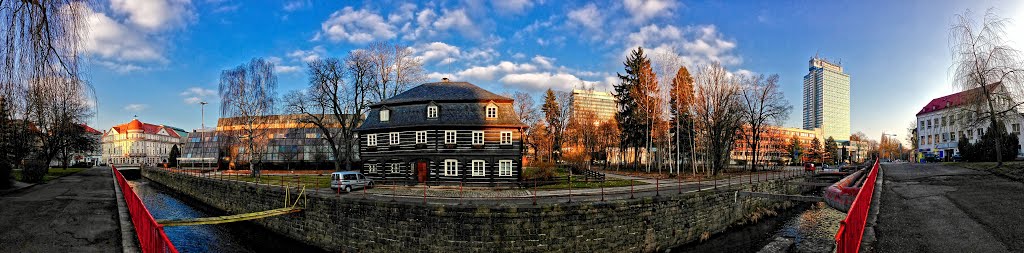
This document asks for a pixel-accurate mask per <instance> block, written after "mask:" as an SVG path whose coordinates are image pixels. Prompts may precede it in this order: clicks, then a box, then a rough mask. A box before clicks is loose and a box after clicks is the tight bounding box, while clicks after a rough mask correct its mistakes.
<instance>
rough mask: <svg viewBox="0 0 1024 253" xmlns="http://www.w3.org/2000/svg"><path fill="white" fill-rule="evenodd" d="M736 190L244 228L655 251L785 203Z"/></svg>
mask: <svg viewBox="0 0 1024 253" xmlns="http://www.w3.org/2000/svg"><path fill="white" fill-rule="evenodd" d="M143 175H144V176H145V177H147V178H149V179H150V180H153V181H155V182H158V183H160V184H163V185H165V186H167V187H170V188H172V189H174V190H177V191H179V192H181V193H184V194H187V195H189V196H192V197H193V198H195V199H197V200H199V201H202V202H204V203H206V204H209V205H211V206H213V207H216V208H219V209H222V210H224V211H227V212H229V213H248V212H255V211H263V210H270V209H274V208H280V207H282V206H283V202H284V199H285V193H284V191H283V190H282V189H281V187H270V186H265V185H255V184H252V183H243V182H234V181H219V180H211V179H207V178H197V177H192V176H187V175H181V174H173V173H169V172H166V171H161V170H145V171H143ZM795 180H802V179H795ZM739 187H741V186H735V187H734V188H725V187H723V188H719V190H717V191H702V192H692V193H684V194H682V195H677V194H674V193H673V194H665V195H663V196H661V197H653V198H652V197H647V198H637V199H623V200H613V201H607V202H581V201H576V202H572V203H558V204H538V205H536V206H534V205H531V204H512V203H504V202H501V201H496V202H495V203H493V204H490V205H484V204H463V205H450V204H448V205H441V204H426V205H425V204H422V203H416V202H408V203H407V202H403V201H388V200H374V199H372V198H371V199H363V198H355V197H342V198H338V197H334V196H333V195H325V196H311V197H309V198H308V202H307V203H306V209H305V210H304V211H303V212H300V213H296V214H289V215H283V216H276V217H270V218H264V219H259V220H255V221H254V222H255V223H257V224H260V225H262V226H264V227H266V228H268V229H270V230H272V231H274V232H276V233H279V234H281V235H284V236H288V237H291V238H293V239H296V240H299V241H302V242H306V243H308V244H310V245H315V246H317V247H320V248H323V249H325V250H328V251H358V252H410V251H430V252H481V251H486V252H540V251H543V252H551V251H558V252H640V251H643V252H655V251H665V250H666V249H669V248H671V247H674V246H678V245H682V244H685V243H689V242H693V241H696V240H700V239H701V237H702V236H708V235H710V234H714V233H718V232H722V231H724V230H725V229H726V228H728V227H729V226H732V225H735V224H742V223H745V222H748V221H750V219H752V218H753V219H756V217H761V216H763V215H765V214H769V213H774V211H775V210H779V209H782V208H788V207H790V206H792V205H793V204H794V203H792V202H789V201H777V200H768V199H763V198H743V197H739V198H736V197H735V191H736V190H737V189H738V188H739ZM742 187H748V186H742ZM748 189H749V188H748ZM754 190H755V191H759V192H771V193H783V194H799V193H800V188H799V186H795V185H789V184H785V183H784V182H783V181H769V182H762V183H758V184H755V185H754ZM294 194H295V192H294V191H293V192H292V193H290V195H292V196H294Z"/></svg>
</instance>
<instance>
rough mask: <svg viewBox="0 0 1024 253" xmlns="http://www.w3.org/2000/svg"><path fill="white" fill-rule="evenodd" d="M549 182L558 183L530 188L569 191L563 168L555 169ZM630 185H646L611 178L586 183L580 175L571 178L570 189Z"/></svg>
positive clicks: (565, 172)
mask: <svg viewBox="0 0 1024 253" xmlns="http://www.w3.org/2000/svg"><path fill="white" fill-rule="evenodd" d="M551 181H557V182H558V183H555V184H546V185H538V186H537V187H536V188H533V187H530V188H532V189H537V190H565V189H569V171H568V170H566V169H565V168H558V169H556V170H555V176H554V177H553V178H552V179H551ZM526 182H529V181H526ZM631 183H632V184H633V185H634V186H635V185H644V184H647V183H644V182H640V181H635V182H630V180H622V179H613V178H609V177H605V181H604V182H596V181H591V182H586V178H584V177H583V176H581V175H573V176H572V189H592V188H601V187H606V188H607V187H620V186H629V185H630V184H631Z"/></svg>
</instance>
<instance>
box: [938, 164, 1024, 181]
mask: <svg viewBox="0 0 1024 253" xmlns="http://www.w3.org/2000/svg"><path fill="white" fill-rule="evenodd" d="M943 164H946V165H953V166H959V167H963V168H968V169H972V170H980V171H988V172H991V173H992V174H996V175H999V176H1003V177H1007V178H1010V179H1012V180H1014V181H1020V182H1024V161H1012V162H1004V163H1003V166H1002V167H998V168H997V167H996V163H995V162H977V163H969V162H950V163H943Z"/></svg>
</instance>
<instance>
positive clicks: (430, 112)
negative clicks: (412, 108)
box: [427, 105, 438, 119]
mask: <svg viewBox="0 0 1024 253" xmlns="http://www.w3.org/2000/svg"><path fill="white" fill-rule="evenodd" d="M437 114H438V113H437V106H436V105H428V106H427V118H428V119H436V118H437Z"/></svg>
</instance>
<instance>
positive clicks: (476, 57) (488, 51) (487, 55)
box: [462, 47, 501, 63]
mask: <svg viewBox="0 0 1024 253" xmlns="http://www.w3.org/2000/svg"><path fill="white" fill-rule="evenodd" d="M500 56H501V53H499V52H498V51H497V50H494V48H490V47H486V48H479V47H477V48H471V49H469V51H466V53H465V54H463V57H462V58H463V59H464V60H466V61H468V62H473V63H489V62H491V61H493V60H494V59H497V58H498V57H500Z"/></svg>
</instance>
